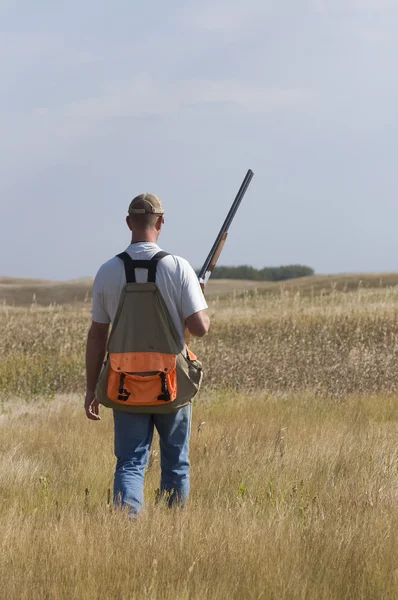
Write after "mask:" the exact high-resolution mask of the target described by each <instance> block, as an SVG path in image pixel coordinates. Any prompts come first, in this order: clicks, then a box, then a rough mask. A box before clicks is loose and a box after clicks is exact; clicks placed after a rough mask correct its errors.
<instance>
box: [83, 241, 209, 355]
mask: <svg viewBox="0 0 398 600" xmlns="http://www.w3.org/2000/svg"><path fill="white" fill-rule="evenodd" d="M159 251H160V248H159V246H158V245H157V244H154V243H153V242H138V243H135V244H130V246H129V247H128V248H126V252H127V253H128V254H129V255H130V256H131V258H132V259H133V260H150V259H151V258H152V257H153V256H155V254H157V253H158V252H159ZM135 273H136V280H137V283H144V282H146V281H147V278H148V271H147V269H136V271H135ZM125 285H126V275H125V270H124V264H123V262H122V261H121V260H120V258H117V257H116V256H115V257H113V258H111V259H110V260H108V261H107V262H106V263H104V264H103V265H102V267H100V269H99V271H98V273H97V275H96V277H95V280H94V285H93V308H92V318H93V321H95V322H96V323H111V322H113V321H114V319H115V316H116V312H117V308H118V305H119V299H120V295H121V292H122V290H123V288H124V286H125ZM156 285H157V286H158V288H159V291H160V293H161V294H162V297H163V300H164V302H165V304H166V306H167V308H168V311H169V313H170V317H171V318H172V321H173V323H174V324H175V326H176V329H177V333H178V335H179V337H180V341H181V347H184V345H185V339H184V331H185V319H187V318H188V317H190V316H191V315H193V314H194V313H197V312H199V311H200V310H204V309H206V308H207V303H206V300H205V297H204V295H203V292H202V290H201V287H200V285H199V280H198V277H197V275H196V273H195V271H194V270H193V268H192V267H191V265H190V264H189V262H188V261H187V260H185V259H184V258H181V257H179V256H174V255H169V256H165V257H164V258H162V260H160V261H159V262H158V266H157V270H156Z"/></svg>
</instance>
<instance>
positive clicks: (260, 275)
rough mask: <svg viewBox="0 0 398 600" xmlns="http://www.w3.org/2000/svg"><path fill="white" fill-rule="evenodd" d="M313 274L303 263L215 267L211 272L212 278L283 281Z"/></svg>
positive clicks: (312, 270)
mask: <svg viewBox="0 0 398 600" xmlns="http://www.w3.org/2000/svg"><path fill="white" fill-rule="evenodd" d="M313 274H314V269H311V267H306V266H305V265H286V266H281V267H264V268H263V269H255V268H254V267H250V266H249V265H240V266H238V267H223V266H220V267H216V268H215V269H214V271H213V273H212V278H213V279H250V280H255V281H284V280H286V279H294V278H295V277H308V276H309V275H313Z"/></svg>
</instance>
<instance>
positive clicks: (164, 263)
mask: <svg viewBox="0 0 398 600" xmlns="http://www.w3.org/2000/svg"><path fill="white" fill-rule="evenodd" d="M126 223H127V226H128V227H129V229H130V231H131V232H132V240H131V244H130V246H129V247H128V248H127V249H126V252H127V254H128V255H129V256H130V257H131V258H132V259H133V260H150V259H152V258H153V257H154V256H155V255H157V253H158V252H160V248H159V246H158V245H157V241H158V237H159V235H160V232H161V230H162V226H163V224H164V210H163V206H162V203H161V202H160V200H159V198H158V197H157V196H155V195H153V194H141V195H139V196H137V197H136V198H134V200H132V202H131V203H130V206H129V214H128V216H127V217H126ZM135 273H136V281H137V283H144V282H146V281H147V277H148V272H147V271H146V270H145V269H140V268H138V269H136V270H135ZM125 284H126V274H125V270H124V266H123V262H122V261H121V260H120V259H119V257H114V258H111V259H110V260H109V261H107V262H106V263H105V264H103V265H102V267H101V268H100V269H99V271H98V273H97V276H96V278H95V281H94V285H93V307H92V324H91V327H90V330H89V333H88V339H87V348H86V373H87V392H86V399H85V410H86V415H87V418H88V419H91V420H94V421H97V420H99V419H100V416H99V403H98V400H97V399H96V392H95V390H96V385H97V381H98V378H99V374H100V371H101V366H102V363H103V359H104V355H105V350H106V344H107V339H108V330H109V325H110V323H112V322H113V321H114V320H115V316H116V313H117V310H118V306H119V299H120V296H121V293H122V290H123V288H124V287H125ZM156 285H157V287H158V289H159V291H160V293H161V296H162V298H163V300H164V303H165V305H166V307H167V310H168V312H169V315H170V317H171V321H172V322H173V324H174V326H175V329H176V332H177V335H178V338H179V344H180V346H181V348H185V329H188V331H189V332H190V333H191V334H192V335H194V336H198V337H202V336H204V335H205V334H206V333H207V332H208V329H209V325H210V320H209V317H208V315H207V312H206V309H207V304H206V301H205V299H204V296H203V293H202V290H201V288H200V285H199V282H198V278H197V276H196V274H195V272H194V270H193V269H192V267H191V266H190V265H189V263H188V262H187V261H186V260H184V259H183V258H180V257H177V256H172V255H167V256H165V257H164V258H162V260H160V261H159V262H158V265H157V270H156ZM139 318H140V315H137V319H139ZM191 410H192V406H191V404H190V403H189V404H188V405H186V406H183V407H182V408H180V409H178V410H176V411H175V412H172V413H170V414H154V413H153V412H152V413H151V408H150V407H148V412H145V413H140V414H136V413H131V412H122V411H120V410H117V409H114V410H113V415H114V432H115V455H116V458H117V463H116V471H115V478H114V502H115V503H116V504H121V505H127V506H128V507H129V509H130V513H131V515H132V516H136V515H138V513H139V512H140V510H141V508H142V506H143V485H144V472H145V468H146V465H147V462H148V458H149V452H150V447H151V443H152V437H153V432H154V427H156V429H157V431H158V433H159V437H160V451H161V484H160V492H161V494H164V495H165V496H166V497H167V499H168V503H169V505H170V506H172V505H173V504H176V503H179V504H184V503H185V502H186V500H187V498H188V494H189V467H190V465H189V459H188V451H189V438H190V431H191Z"/></svg>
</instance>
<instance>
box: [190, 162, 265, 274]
mask: <svg viewBox="0 0 398 600" xmlns="http://www.w3.org/2000/svg"><path fill="white" fill-rule="evenodd" d="M253 175H254V173H253V171H252V170H251V169H249V170H248V172H247V173H246V176H245V178H244V180H243V182H242V185H241V186H240V188H239V191H238V193H237V194H236V197H235V200H234V201H233V203H232V206H231V208H230V209H229V212H228V214H227V216H226V218H225V221H224V223H223V225H222V227H221V229H220V232H219V234H218V236H217V238H216V241H215V242H214V244H213V246H212V248H211V250H210V252H209V255H208V257H207V258H206V260H205V262H204V264H203V267H202V268H201V270H200V272H199V281H204V280H205V276H206V273H207V271H208V269H209V266H210V264H211V262H212V259H213V256H214V255H215V253H216V251H217V248H218V247H219V245H220V243H221V241H222V239H223V236H224V235H225V234H226V233H228V230H229V227H230V225H231V223H232V221H233V218H234V216H235V214H236V211H237V210H238V208H239V205H240V203H241V202H242V199H243V196H244V195H245V193H246V190H247V188H248V187H249V184H250V182H251V180H252V177H253Z"/></svg>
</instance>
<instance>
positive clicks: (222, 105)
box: [0, 0, 398, 279]
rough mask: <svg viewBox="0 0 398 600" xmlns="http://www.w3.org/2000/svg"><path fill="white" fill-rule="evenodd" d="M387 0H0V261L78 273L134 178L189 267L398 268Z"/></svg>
mask: <svg viewBox="0 0 398 600" xmlns="http://www.w3.org/2000/svg"><path fill="white" fill-rule="evenodd" d="M397 27H398V4H397V3H396V2H395V1H392V0H378V1H376V0H278V2H276V1H274V2H267V1H266V0H246V2H244V3H243V2H241V0H240V1H239V2H238V1H235V0H228V1H227V0H212V1H208V0H203V1H202V2H200V3H197V2H189V1H185V2H182V1H176V0H170V1H168V2H160V1H159V0H157V1H153V2H146V3H143V2H135V1H134V0H128V1H127V0H115V1H114V2H112V3H111V2H109V1H108V2H104V1H101V0H96V1H95V2H94V1H93V0H85V1H83V2H77V1H75V0H69V1H68V2H54V1H50V0H37V1H36V2H35V3H33V2H31V1H29V2H28V1H27V0H12V1H8V0H0V56H1V62H0V75H1V79H2V84H3V86H2V94H1V95H0V127H1V133H2V135H1V136H0V202H1V219H0V275H10V276H26V277H43V278H50V279H72V278H78V277H82V276H87V275H93V274H95V272H96V270H97V268H98V267H99V265H100V264H101V263H102V262H104V261H105V260H107V259H108V258H109V257H110V256H113V255H114V254H116V253H118V252H119V251H121V250H122V249H124V247H125V246H126V245H127V244H128V241H129V235H128V230H127V229H126V226H125V224H124V217H125V214H126V210H127V206H128V204H129V201H130V199H131V198H132V197H133V196H134V195H136V194H138V193H141V192H143V191H148V192H153V193H155V194H157V195H159V196H160V197H161V198H162V200H163V202H164V204H165V207H166V224H165V227H164V231H163V233H162V237H161V245H162V247H164V249H166V250H167V251H169V252H174V253H176V254H180V255H182V256H185V257H186V258H188V260H190V262H191V263H192V264H193V265H194V266H195V267H200V266H201V264H202V262H203V261H204V259H205V258H206V256H207V253H208V251H209V248H210V246H211V244H212V242H213V239H214V237H215V235H216V234H217V232H218V229H219V227H220V225H221V223H222V221H223V219H224V217H225V214H226V212H227V210H228V208H229V204H230V203H231V202H232V200H233V198H234V196H235V193H236V191H237V189H238V187H239V185H240V183H241V180H242V179H243V177H244V175H245V173H246V171H247V169H248V168H251V169H253V171H254V172H255V177H254V179H253V181H252V184H251V186H250V188H249V191H248V192H247V195H246V197H245V200H244V203H243V204H242V206H241V209H240V211H239V212H238V214H237V216H236V219H235V221H234V223H233V225H232V228H231V231H230V237H229V239H228V242H227V245H226V246H225V249H224V252H223V255H222V258H221V263H222V264H252V265H254V266H257V267H262V266H265V265H279V264H288V263H304V264H308V265H310V266H312V267H314V268H315V269H316V271H317V272H319V273H336V272H354V271H392V270H398V236H397V235H396V229H397V221H398V201H397V191H398V168H397V165H396V163H397V150H398V141H397V140H398V136H397V134H398V115H397V112H398V108H397V107H398V78H397V75H396V64H397V59H398V38H397V35H396V31H397Z"/></svg>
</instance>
